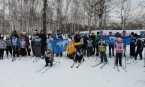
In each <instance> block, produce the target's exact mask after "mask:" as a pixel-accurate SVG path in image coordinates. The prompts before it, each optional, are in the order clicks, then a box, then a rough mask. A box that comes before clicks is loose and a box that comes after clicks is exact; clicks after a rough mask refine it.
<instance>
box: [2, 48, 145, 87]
mask: <svg viewBox="0 0 145 87" xmlns="http://www.w3.org/2000/svg"><path fill="white" fill-rule="evenodd" d="M128 51H129V50H128ZM107 52H108V51H107ZM128 54H129V52H128ZM24 59H27V61H24ZM58 59H59V60H58ZM138 59H139V58H138ZM33 60H34V58H32V59H30V57H26V58H22V60H16V61H15V62H11V59H6V57H5V59H4V60H0V87H144V86H145V72H144V71H145V67H143V66H144V61H143V60H137V63H136V64H134V63H132V64H134V65H132V64H127V68H126V69H127V72H125V71H124V70H123V69H122V68H121V67H119V70H120V72H118V71H117V69H114V68H113V67H114V59H113V58H108V60H109V65H106V66H105V67H104V68H103V69H100V67H101V66H102V65H103V64H102V65H99V66H96V67H94V68H92V67H91V66H92V65H95V64H97V63H99V62H100V60H99V58H98V59H97V61H95V60H96V57H90V58H89V59H88V58H87V57H85V61H84V62H83V63H82V64H81V65H80V67H79V68H76V66H77V65H78V64H76V65H75V66H74V67H73V68H71V66H72V64H73V61H72V60H70V59H67V58H66V57H65V55H64V57H62V58H55V60H56V61H60V63H57V64H55V65H54V66H53V67H52V68H50V69H49V70H48V71H47V72H45V73H42V72H43V71H44V70H46V68H45V69H43V70H42V71H40V72H38V73H37V72H36V71H38V70H39V69H41V68H43V67H44V65H45V61H44V60H42V59H40V60H39V61H38V62H37V63H36V62H34V63H33ZM132 61H133V60H132V59H129V60H128V61H127V63H129V62H132ZM54 63H55V62H54ZM124 64H125V59H124V58H123V65H124Z"/></svg>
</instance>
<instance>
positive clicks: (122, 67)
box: [116, 66, 127, 72]
mask: <svg viewBox="0 0 145 87" xmlns="http://www.w3.org/2000/svg"><path fill="white" fill-rule="evenodd" d="M120 67H121V68H122V69H123V70H124V71H125V72H127V70H126V69H125V68H124V67H123V66H120ZM116 69H117V71H118V72H120V70H119V68H118V66H116Z"/></svg>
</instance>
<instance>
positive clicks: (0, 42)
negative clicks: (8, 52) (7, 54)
mask: <svg viewBox="0 0 145 87" xmlns="http://www.w3.org/2000/svg"><path fill="white" fill-rule="evenodd" d="M4 49H6V43H5V42H4V41H3V37H1V38H0V60H1V59H3V56H4Z"/></svg>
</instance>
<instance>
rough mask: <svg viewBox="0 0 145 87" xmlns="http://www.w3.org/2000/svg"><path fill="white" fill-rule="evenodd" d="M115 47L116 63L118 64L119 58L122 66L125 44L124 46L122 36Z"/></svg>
mask: <svg viewBox="0 0 145 87" xmlns="http://www.w3.org/2000/svg"><path fill="white" fill-rule="evenodd" d="M114 48H115V50H116V61H115V65H116V66H118V60H119V65H120V66H122V53H123V50H124V48H125V46H124V44H123V42H122V39H121V38H117V41H116V43H115V45H114Z"/></svg>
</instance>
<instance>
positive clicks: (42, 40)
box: [39, 30, 47, 56]
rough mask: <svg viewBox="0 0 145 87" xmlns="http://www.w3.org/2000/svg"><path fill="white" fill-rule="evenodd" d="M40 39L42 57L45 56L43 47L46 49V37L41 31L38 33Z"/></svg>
mask: <svg viewBox="0 0 145 87" xmlns="http://www.w3.org/2000/svg"><path fill="white" fill-rule="evenodd" d="M39 36H40V38H41V54H42V56H44V54H45V47H46V39H47V38H46V35H45V34H44V31H43V30H41V31H40V35H39Z"/></svg>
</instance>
